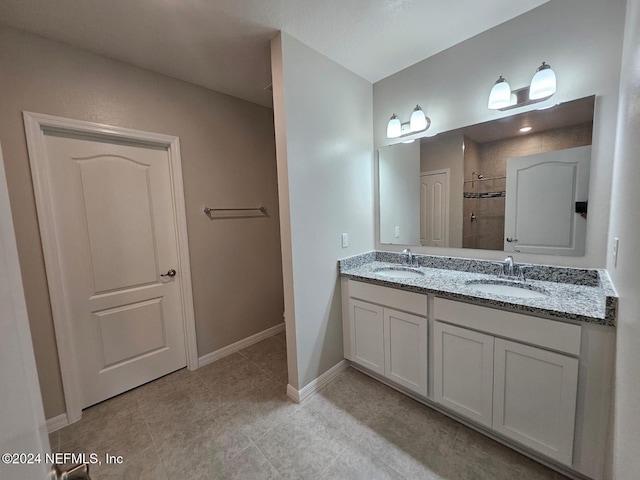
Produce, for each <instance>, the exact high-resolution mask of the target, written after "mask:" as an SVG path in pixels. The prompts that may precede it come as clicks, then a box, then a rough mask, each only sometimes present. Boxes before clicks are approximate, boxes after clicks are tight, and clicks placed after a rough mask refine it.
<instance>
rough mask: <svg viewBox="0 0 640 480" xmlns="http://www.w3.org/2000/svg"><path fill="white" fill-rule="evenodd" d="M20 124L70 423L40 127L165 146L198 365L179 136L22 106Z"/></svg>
mask: <svg viewBox="0 0 640 480" xmlns="http://www.w3.org/2000/svg"><path fill="white" fill-rule="evenodd" d="M23 117H24V126H25V132H26V136H27V147H28V150H29V162H30V164H31V176H32V178H33V188H34V193H35V199H36V208H37V212H38V224H39V226H40V237H41V241H42V249H43V253H44V261H45V266H46V271H47V283H48V285H49V296H50V299H51V310H52V314H53V325H54V328H55V332H56V344H57V347H58V357H59V359H60V370H61V374H62V387H63V389H64V400H65V404H66V407H67V421H68V423H73V422H76V421H78V420H80V418H81V417H82V407H81V402H80V390H79V385H78V376H77V371H76V364H77V358H76V355H75V350H74V345H73V342H72V336H71V333H72V325H71V319H70V309H69V305H67V304H66V302H65V298H66V297H65V295H64V291H63V282H62V272H61V270H60V263H59V246H58V243H57V240H56V235H55V225H54V222H53V209H52V204H53V201H52V195H51V192H50V190H49V173H48V171H47V165H46V161H45V160H46V155H45V147H44V131H45V130H48V131H52V130H55V131H58V132H63V133H72V134H73V133H75V134H83V135H91V136H94V137H95V138H101V139H111V140H127V141H133V142H136V143H138V144H140V145H143V146H144V145H148V146H155V147H158V146H159V147H163V148H166V149H167V151H168V153H169V171H170V176H171V182H172V185H171V188H172V194H173V204H174V213H175V216H176V226H175V228H176V238H177V240H178V265H177V270H178V271H180V272H182V274H181V275H180V277H181V282H180V284H181V297H182V313H183V318H184V333H185V343H186V352H187V367H188V368H189V370H195V369H196V368H198V352H197V344H196V325H195V315H194V309H193V295H192V288H191V263H190V261H189V245H188V242H187V218H186V212H185V204H184V189H183V184H182V166H181V160H180V140H179V138H178V137H174V136H171V135H163V134H158V133H149V132H142V131H139V130H131V129H128V128H120V127H113V126H110V125H102V124H99V123H92V122H84V121H80V120H71V119H67V118H61V117H54V116H51V115H43V114H39V113H31V112H23Z"/></svg>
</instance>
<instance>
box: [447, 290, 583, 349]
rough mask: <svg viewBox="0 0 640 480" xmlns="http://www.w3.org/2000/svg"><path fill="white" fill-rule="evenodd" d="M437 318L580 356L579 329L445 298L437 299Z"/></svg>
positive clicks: (571, 325) (566, 324) (543, 319)
mask: <svg viewBox="0 0 640 480" xmlns="http://www.w3.org/2000/svg"><path fill="white" fill-rule="evenodd" d="M434 316H435V319H436V320H441V321H444V322H447V323H452V324H454V325H460V326H462V327H465V328H471V329H474V330H480V331H482V332H486V333H489V334H492V335H496V336H498V337H504V338H510V339H513V340H518V341H520V342H524V343H529V344H531V345H539V346H541V347H544V348H548V349H551V350H557V351H559V352H565V353H569V354H571V355H576V356H578V355H580V337H581V328H580V326H578V325H573V324H570V323H564V322H559V321H554V320H547V319H545V318H538V317H532V316H529V315H522V314H519V313H513V312H507V311H504V310H497V309H493V308H487V307H480V306H478V305H471V304H468V303H462V302H455V301H451V300H445V299H443V298H435V299H434Z"/></svg>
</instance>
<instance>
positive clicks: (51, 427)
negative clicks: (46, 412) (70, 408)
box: [47, 413, 69, 433]
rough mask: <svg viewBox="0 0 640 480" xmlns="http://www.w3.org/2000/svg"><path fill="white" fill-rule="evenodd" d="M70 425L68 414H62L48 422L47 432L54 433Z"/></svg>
mask: <svg viewBox="0 0 640 480" xmlns="http://www.w3.org/2000/svg"><path fill="white" fill-rule="evenodd" d="M67 425H69V419H68V418H67V414H66V413H62V414H60V415H58V416H57V417H53V418H50V419H49V420H47V432H49V433H53V432H57V431H58V430H60V429H62V428H64V427H66V426H67Z"/></svg>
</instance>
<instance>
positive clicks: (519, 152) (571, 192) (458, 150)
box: [378, 96, 595, 256]
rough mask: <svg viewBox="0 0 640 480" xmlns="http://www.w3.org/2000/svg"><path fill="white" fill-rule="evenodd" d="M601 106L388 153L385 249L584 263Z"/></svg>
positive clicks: (538, 113)
mask: <svg viewBox="0 0 640 480" xmlns="http://www.w3.org/2000/svg"><path fill="white" fill-rule="evenodd" d="M594 104H595V96H591V97H586V98H582V99H579V100H573V101H570V102H565V103H561V104H558V105H555V106H553V107H547V108H544V109H539V110H532V111H529V112H525V113H521V114H518V115H513V116H510V117H506V118H501V119H499V120H493V121H490V122H485V123H480V124H477V125H472V126H469V127H464V128H460V129H457V130H453V131H450V132H445V133H441V134H438V135H435V136H432V137H424V138H421V139H416V140H415V141H413V142H411V143H400V144H395V145H390V146H387V147H382V148H380V149H379V150H378V174H379V175H378V178H379V185H378V187H379V199H380V203H379V207H380V209H379V212H380V217H379V221H380V224H379V226H380V243H383V244H401V245H423V246H436V247H457V248H478V249H484V250H504V251H507V252H525V253H541V254H547V255H571V256H582V255H584V254H585V236H586V222H587V216H588V199H589V167H590V163H591V137H592V131H593V114H594Z"/></svg>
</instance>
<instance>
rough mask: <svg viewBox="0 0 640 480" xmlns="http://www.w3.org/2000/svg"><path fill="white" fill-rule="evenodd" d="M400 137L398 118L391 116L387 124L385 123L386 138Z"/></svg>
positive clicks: (400, 128) (394, 115)
mask: <svg viewBox="0 0 640 480" xmlns="http://www.w3.org/2000/svg"><path fill="white" fill-rule="evenodd" d="M400 135H402V124H401V123H400V119H399V118H398V116H397V115H396V114H395V113H394V114H393V115H391V120H389V123H387V138H398V137H399V136H400Z"/></svg>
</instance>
